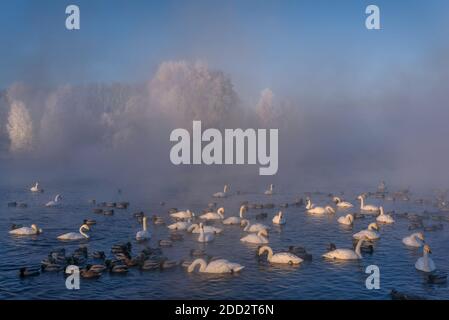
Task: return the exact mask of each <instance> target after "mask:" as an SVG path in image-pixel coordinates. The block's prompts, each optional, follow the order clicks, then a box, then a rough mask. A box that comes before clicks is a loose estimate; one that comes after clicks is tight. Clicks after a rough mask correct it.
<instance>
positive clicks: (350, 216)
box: [346, 214, 354, 223]
mask: <svg viewBox="0 0 449 320" xmlns="http://www.w3.org/2000/svg"><path fill="white" fill-rule="evenodd" d="M346 218H347V219H348V220H349V221H350V222H351V223H353V222H354V216H353V215H352V214H348V215H347V216H346Z"/></svg>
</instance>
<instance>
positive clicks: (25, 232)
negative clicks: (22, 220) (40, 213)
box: [9, 224, 42, 236]
mask: <svg viewBox="0 0 449 320" xmlns="http://www.w3.org/2000/svg"><path fill="white" fill-rule="evenodd" d="M41 233H42V229H40V228H38V227H37V225H35V224H32V225H31V227H21V228H16V229H13V230H10V231H9V234H12V235H16V236H30V235H37V234H41Z"/></svg>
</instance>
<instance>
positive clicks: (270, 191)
mask: <svg viewBox="0 0 449 320" xmlns="http://www.w3.org/2000/svg"><path fill="white" fill-rule="evenodd" d="M273 189H274V186H273V184H270V188H269V189H268V190H265V194H266V195H267V196H271V195H272V194H273V193H274V191H273Z"/></svg>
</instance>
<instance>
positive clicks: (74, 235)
mask: <svg viewBox="0 0 449 320" xmlns="http://www.w3.org/2000/svg"><path fill="white" fill-rule="evenodd" d="M89 230H90V228H89V226H88V225H87V224H83V225H82V226H81V227H80V229H79V232H69V233H64V234H61V235H60V236H58V239H59V240H82V239H89V235H87V234H86V233H84V231H89Z"/></svg>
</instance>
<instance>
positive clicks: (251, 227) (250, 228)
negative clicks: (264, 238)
mask: <svg viewBox="0 0 449 320" xmlns="http://www.w3.org/2000/svg"><path fill="white" fill-rule="evenodd" d="M240 226H241V227H245V228H244V229H243V231H246V232H256V233H257V232H259V231H260V230H266V231H268V230H270V227H269V226H267V225H264V224H262V223H254V224H251V222H250V221H249V220H248V219H243V220H242V221H241V222H240Z"/></svg>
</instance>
